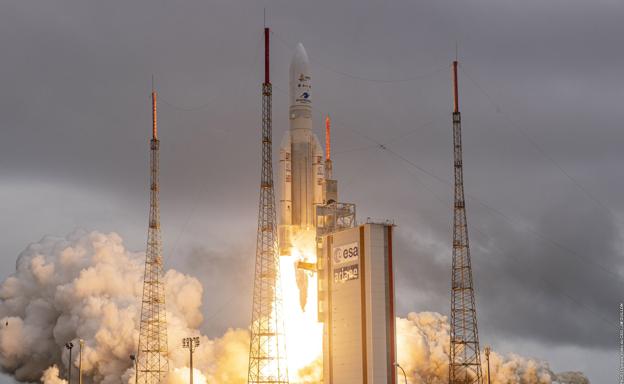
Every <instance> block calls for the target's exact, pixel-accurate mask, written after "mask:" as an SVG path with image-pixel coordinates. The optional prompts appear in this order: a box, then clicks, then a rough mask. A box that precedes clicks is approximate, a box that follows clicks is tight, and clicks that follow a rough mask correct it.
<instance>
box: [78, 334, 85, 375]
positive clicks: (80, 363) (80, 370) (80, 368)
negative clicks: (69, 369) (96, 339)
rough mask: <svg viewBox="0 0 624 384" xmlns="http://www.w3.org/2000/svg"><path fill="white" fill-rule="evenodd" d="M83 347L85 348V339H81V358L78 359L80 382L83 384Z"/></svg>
mask: <svg viewBox="0 0 624 384" xmlns="http://www.w3.org/2000/svg"><path fill="white" fill-rule="evenodd" d="M82 348H84V340H83V339H80V359H79V360H78V384H82Z"/></svg>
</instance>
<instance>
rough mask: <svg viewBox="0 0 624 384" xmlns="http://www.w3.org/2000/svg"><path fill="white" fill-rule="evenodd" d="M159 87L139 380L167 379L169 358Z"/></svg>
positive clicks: (145, 382) (148, 383) (154, 120)
mask: <svg viewBox="0 0 624 384" xmlns="http://www.w3.org/2000/svg"><path fill="white" fill-rule="evenodd" d="M156 97H157V95H156V91H155V90H154V89H153V88H152V139H151V141H150V212H149V229H148V232H147V251H146V252H145V275H144V279H143V299H142V302H141V325H140V331H139V348H138V354H137V369H138V372H137V382H138V383H141V384H157V383H159V382H161V381H163V380H164V379H165V376H166V374H167V371H168V370H169V365H168V361H167V316H166V313H165V283H164V281H163V260H162V243H161V234H160V206H159V201H158V192H159V182H158V174H159V165H158V151H159V148H160V141H159V140H158V125H157V112H156Z"/></svg>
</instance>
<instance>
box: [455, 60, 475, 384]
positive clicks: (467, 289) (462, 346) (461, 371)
mask: <svg viewBox="0 0 624 384" xmlns="http://www.w3.org/2000/svg"><path fill="white" fill-rule="evenodd" d="M453 101H454V108H453V155H454V156H453V159H454V170H455V202H454V209H453V263H452V265H453V266H452V283H451V350H450V354H449V384H460V383H461V384H472V383H476V384H481V382H482V381H481V380H482V379H481V378H482V376H481V358H480V356H479V334H478V332H477V309H476V306H475V297H474V287H473V282H472V266H471V264H470V248H469V246H468V222H467V221H466V200H465V198H464V172H463V164H462V142H461V115H460V113H459V96H458V92H457V61H454V62H453Z"/></svg>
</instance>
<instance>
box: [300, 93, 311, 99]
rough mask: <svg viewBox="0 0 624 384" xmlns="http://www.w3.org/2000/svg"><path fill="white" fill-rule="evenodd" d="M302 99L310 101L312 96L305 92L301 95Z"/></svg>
mask: <svg viewBox="0 0 624 384" xmlns="http://www.w3.org/2000/svg"><path fill="white" fill-rule="evenodd" d="M301 97H303V98H304V99H309V98H310V94H309V93H308V92H303V93H302V94H301Z"/></svg>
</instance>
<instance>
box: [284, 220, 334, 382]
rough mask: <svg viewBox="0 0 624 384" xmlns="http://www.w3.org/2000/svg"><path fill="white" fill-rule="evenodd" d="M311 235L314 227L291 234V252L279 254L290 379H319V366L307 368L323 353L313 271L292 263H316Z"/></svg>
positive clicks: (316, 362) (299, 380) (315, 380)
mask: <svg viewBox="0 0 624 384" xmlns="http://www.w3.org/2000/svg"><path fill="white" fill-rule="evenodd" d="M315 236H316V235H315V231H314V230H308V231H302V232H301V233H299V234H297V235H295V236H294V241H293V248H292V255H290V256H283V257H281V258H280V275H281V277H280V282H281V286H282V298H283V307H282V311H283V315H284V316H283V319H284V327H285V333H286V355H287V358H288V376H289V380H290V382H291V383H303V382H308V383H309V382H320V380H321V376H322V372H321V371H320V369H318V370H316V371H317V373H316V374H312V375H310V372H309V371H310V368H311V367H310V366H312V365H314V366H320V364H319V360H320V359H321V358H322V353H323V324H322V323H319V322H318V317H317V316H318V313H317V307H318V302H317V276H316V272H312V271H306V270H301V269H300V270H299V271H297V267H296V264H297V262H298V261H304V262H306V263H313V264H316V243H315V242H316V238H315ZM297 273H298V274H299V276H297ZM297 277H299V284H297ZM306 280H307V287H306ZM299 287H302V289H304V290H305V293H307V301H306V305H305V310H302V309H301V304H300V288H299ZM306 288H307V289H306ZM313 370H314V369H313ZM311 376H312V377H311ZM309 380H313V381H309Z"/></svg>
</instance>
